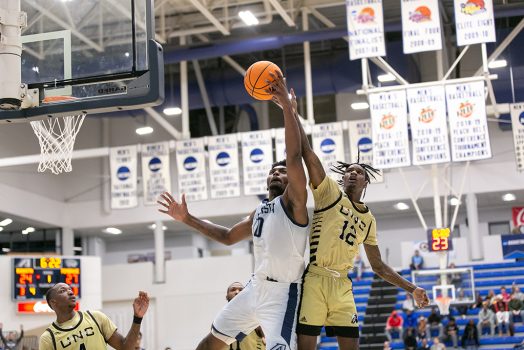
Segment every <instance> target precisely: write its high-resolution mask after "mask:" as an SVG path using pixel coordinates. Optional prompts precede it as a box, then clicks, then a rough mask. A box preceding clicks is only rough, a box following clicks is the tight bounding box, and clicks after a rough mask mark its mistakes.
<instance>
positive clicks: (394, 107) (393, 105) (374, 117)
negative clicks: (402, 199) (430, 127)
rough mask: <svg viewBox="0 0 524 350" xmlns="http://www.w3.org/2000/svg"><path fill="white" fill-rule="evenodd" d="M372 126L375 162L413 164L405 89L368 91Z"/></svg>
mask: <svg viewBox="0 0 524 350" xmlns="http://www.w3.org/2000/svg"><path fill="white" fill-rule="evenodd" d="M369 109H370V114H371V126H372V130H373V166H374V167H375V168H378V169H389V168H396V167H402V166H408V165H410V159H409V140H408V116H407V106H406V91H405V90H397V91H390V92H382V93H374V94H370V95H369Z"/></svg>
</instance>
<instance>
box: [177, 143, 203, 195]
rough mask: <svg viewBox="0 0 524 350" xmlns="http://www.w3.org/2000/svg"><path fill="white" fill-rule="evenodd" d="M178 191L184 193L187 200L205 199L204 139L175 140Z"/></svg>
mask: <svg viewBox="0 0 524 350" xmlns="http://www.w3.org/2000/svg"><path fill="white" fill-rule="evenodd" d="M175 148H176V164H177V169H178V176H177V178H178V192H179V193H185V194H186V200H187V201H201V200H206V199H207V178H206V157H205V154H204V139H203V138H198V139H190V140H184V141H177V142H176V147H175Z"/></svg>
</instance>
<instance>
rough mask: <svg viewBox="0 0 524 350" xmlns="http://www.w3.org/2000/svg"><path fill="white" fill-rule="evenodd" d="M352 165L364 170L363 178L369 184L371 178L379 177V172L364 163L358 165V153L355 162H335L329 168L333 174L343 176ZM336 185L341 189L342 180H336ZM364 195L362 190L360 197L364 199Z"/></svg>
mask: <svg viewBox="0 0 524 350" xmlns="http://www.w3.org/2000/svg"><path fill="white" fill-rule="evenodd" d="M353 164H356V165H359V166H361V167H362V169H364V176H365V178H366V181H367V182H368V183H370V182H371V178H373V179H376V177H375V175H379V174H380V170H378V169H375V168H373V167H372V166H371V165H369V164H365V163H360V152H359V153H358V156H357V161H356V162H354V163H346V162H341V161H337V164H336V165H332V166H331V170H332V171H333V172H335V173H337V174H340V175H342V176H344V174H345V173H346V171H347V169H348V168H349V167H350V166H351V165H353ZM337 183H338V184H339V185H340V186H341V187H342V186H344V180H343V178H342V179H340V180H338V181H337ZM365 195H366V189H365V188H364V194H363V195H362V197H364V196H365Z"/></svg>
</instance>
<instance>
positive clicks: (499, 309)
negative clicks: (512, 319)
mask: <svg viewBox="0 0 524 350" xmlns="http://www.w3.org/2000/svg"><path fill="white" fill-rule="evenodd" d="M493 307H494V308H495V317H496V318H497V327H498V329H499V335H501V336H502V330H503V328H504V333H508V331H509V333H512V330H511V329H509V309H508V303H506V302H505V301H504V299H503V297H499V298H496V299H495V303H494V304H493Z"/></svg>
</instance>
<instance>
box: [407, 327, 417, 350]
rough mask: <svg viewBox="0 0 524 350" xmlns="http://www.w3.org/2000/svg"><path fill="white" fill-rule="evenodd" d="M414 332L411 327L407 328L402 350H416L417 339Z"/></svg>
mask: <svg viewBox="0 0 524 350" xmlns="http://www.w3.org/2000/svg"><path fill="white" fill-rule="evenodd" d="M414 331H415V330H414V329H413V328H412V327H408V328H407V330H406V335H405V336H404V348H405V349H406V350H416V348H417V338H416V337H415V332H414Z"/></svg>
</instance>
